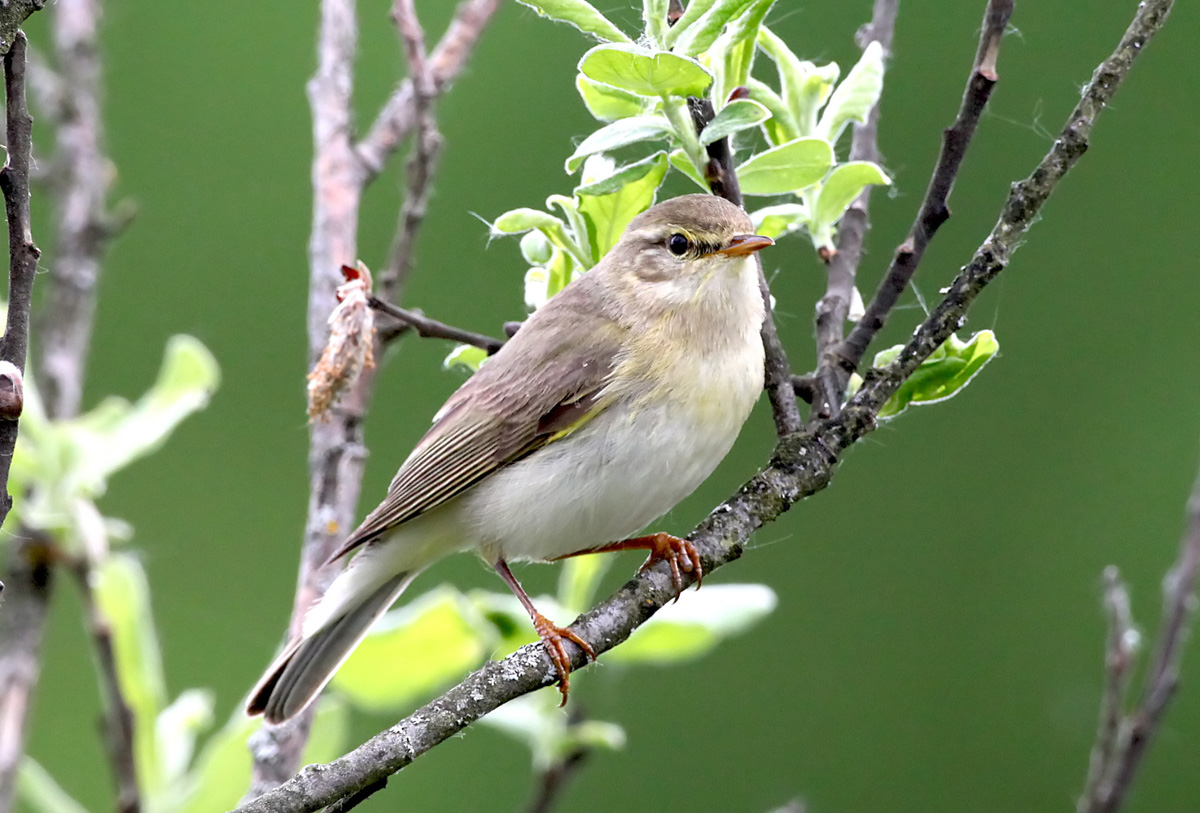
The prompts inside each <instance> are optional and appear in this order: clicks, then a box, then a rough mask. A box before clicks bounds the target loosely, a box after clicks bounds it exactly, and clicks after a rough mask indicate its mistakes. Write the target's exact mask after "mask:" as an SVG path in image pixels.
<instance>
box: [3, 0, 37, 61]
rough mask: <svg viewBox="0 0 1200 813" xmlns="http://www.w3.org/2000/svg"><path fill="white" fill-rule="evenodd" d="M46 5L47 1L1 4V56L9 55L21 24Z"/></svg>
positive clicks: (19, 0)
mask: <svg viewBox="0 0 1200 813" xmlns="http://www.w3.org/2000/svg"><path fill="white" fill-rule="evenodd" d="M45 5H46V0H4V2H3V3H0V56H3V55H5V54H7V53H8V51H9V49H10V48H12V47H13V45H14V44H15V43H16V41H17V37H18V36H20V30H21V23H23V22H25V20H27V19H29V15H30V14H33V12H35V11H40V10H41V9H42V8H44V7H45Z"/></svg>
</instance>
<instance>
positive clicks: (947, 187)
mask: <svg viewBox="0 0 1200 813" xmlns="http://www.w3.org/2000/svg"><path fill="white" fill-rule="evenodd" d="M1012 10H1013V2H1012V0H990V2H989V3H988V6H987V10H986V11H985V12H984V15H983V28H982V31H981V33H980V35H979V48H978V50H977V51H976V54H975V62H974V63H973V64H972V66H971V74H970V76H969V77H968V79H967V86H966V89H965V90H964V91H963V98H962V104H961V106H960V107H959V110H958V117H957V118H956V119H955V121H954V124H952V125H950V127H948V128H946V130H944V131H943V133H942V149H941V153H940V154H939V155H938V162H937V166H936V167H935V168H934V171H933V176H932V177H931V178H930V180H929V187H928V189H926V191H925V198H924V200H923V201H922V202H921V209H920V211H919V212H918V213H917V218H916V220H915V221H914V222H913V225H912V229H911V230H910V231H909V233H908V237H907V238H906V239H905V241H904V242H903V243H901V244H900V247H899V248H897V249H896V253H895V256H894V257H893V258H892V263H891V266H890V267H889V268H888V271H887V274H886V275H885V276H884V278H883V280H882V281H881V282H880V283H879V287H878V288H877V289H876V290H875V295H874V296H873V297H872V298H871V302H870V304H869V305H867V309H866V312H865V313H864V314H863V317H862V319H860V320H859V321H858V324H856V325H855V326H854V329H853V330H851V331H850V335H849V337H847V338H846V340H845V341H843V342H841V343H840V344H838V345H837V346H836V347H834V348H831V349H829V350H828V351H826V355H827V356H829V357H831V358H832V359H835V360H836V362H837V363H838V364H840V365H841V366H842V368H843V369H844V370H845V373H846V375H849V374H850V373H852V372H854V371H855V370H857V369H858V365H859V363H860V362H861V361H862V359H863V356H864V355H865V354H866V352H867V348H868V347H869V346H870V344H871V341H872V340H873V339H874V338H875V336H876V334H878V333H879V331H880V330H881V329H882V328H883V325H884V323H885V322H886V321H887V317H888V314H889V313H891V310H892V308H893V307H894V306H895V305H896V302H898V301H899V299H900V295H901V294H902V293H904V291H905V289H906V288H907V287H908V283H909V280H911V279H912V277H913V274H914V273H916V270H917V266H918V265H919V264H920V262H921V257H922V256H923V255H924V253H925V247H926V246H927V245H929V241H930V239H932V237H933V235H934V233H935V232H937V230H938V228H939V227H940V226H941V225H942V224H943V223H945V222H946V220H947V219H949V217H950V210H949V209H948V208H947V201H948V200H949V198H950V192H951V190H952V189H953V188H954V179H955V177H956V176H957V175H958V170H959V167H960V166H962V161H963V158H964V156H965V155H966V152H967V148H968V147H969V146H970V144H971V137H972V136H973V135H974V134H975V126H976V125H977V124H978V123H979V117H980V115H981V114H982V113H983V109H984V107H985V106H986V105H987V102H988V98H989V97H990V96H991V93H992V88H993V87H995V85H996V81H997V79H998V75H997V73H996V57H997V55H998V54H999V50H1000V38H1001V37H1002V36H1003V35H1004V31H1005V29H1006V28H1007V26H1008V19H1009V17H1010V16H1012Z"/></svg>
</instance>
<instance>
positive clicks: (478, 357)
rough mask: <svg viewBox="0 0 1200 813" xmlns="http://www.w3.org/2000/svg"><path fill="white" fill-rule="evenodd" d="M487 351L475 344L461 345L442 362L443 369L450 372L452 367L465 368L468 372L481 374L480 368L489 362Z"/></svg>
mask: <svg viewBox="0 0 1200 813" xmlns="http://www.w3.org/2000/svg"><path fill="white" fill-rule="evenodd" d="M487 357H488V354H487V351H486V350H484V349H483V348H482V347H476V346H475V345H473V344H460V345H458V346H456V347H455V348H454V349H453V350H451V351H450V354H449V355H448V356H446V358H445V359H443V360H442V367H444V368H445V369H447V370H449V369H450V368H452V367H464V368H466V370H467V371H468V372H472V373H477V372H479V368H480V366H481V365H482V364H483V363H484V362H485V361H487Z"/></svg>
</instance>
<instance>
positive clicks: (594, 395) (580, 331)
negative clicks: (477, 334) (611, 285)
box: [331, 277, 623, 560]
mask: <svg viewBox="0 0 1200 813" xmlns="http://www.w3.org/2000/svg"><path fill="white" fill-rule="evenodd" d="M584 279H586V277H585V278H584ZM579 282H584V280H583V279H581V280H580V281H579ZM582 288H583V286H581V285H579V283H576V284H575V285H572V286H571V287H569V288H567V289H566V290H564V291H563V292H562V293H560V294H559V295H558V296H556V297H555V298H554V299H552V300H551V301H550V302H549V303H547V304H546V305H545V306H544V307H543V308H542V309H541V310H539V311H538V312H537V313H536V314H534V315H533V316H532V317H530V319H529V320H528V321H527V322H526V323H525V325H524V326H523V327H522V328H521V329H520V331H518V333H517V335H516V336H514V337H513V338H512V340H510V341H509V342H508V343H507V344H506V345H505V346H504V347H503V348H502V349H501V350H500V352H498V353H497V354H496V355H495V356H493V357H492V358H491V359H490V360H489V361H488V362H487V363H486V364H484V365H483V367H482V368H481V369H480V370H479V372H477V373H476V374H475V375H474V376H472V377H471V378H470V379H469V380H468V381H467V382H466V383H465V384H463V386H462V387H460V388H459V390H458V391H457V392H455V393H454V395H452V396H451V397H450V400H448V401H447V402H446V404H445V406H443V407H442V408H441V410H440V411H439V412H438V414H437V416H436V417H435V418H434V424H433V427H432V428H430V430H429V432H428V433H426V435H425V437H424V438H422V439H421V442H420V443H418V444H417V447H416V448H415V449H414V450H413V452H412V454H410V455H409V457H408V459H407V460H406V461H404V464H403V465H402V466H401V467H400V470H399V471H398V472H397V473H396V477H395V478H394V479H393V480H392V484H391V486H390V487H389V488H388V494H387V497H386V498H385V499H384V501H383V502H382V503H381V504H380V505H379V507H378V508H376V509H375V510H374V511H372V512H371V513H370V514H369V515H368V516H367V518H366V519H365V520H363V523H362V525H360V526H359V527H358V528H357V529H356V530H355V531H354V533H352V534H350V536H349V538H347V539H346V541H345V542H344V543H343V544H342V546H341V547H340V548H339V549H338V551H337V552H336V553H335V554H334V555H333V556H332V557H331V560H332V559H337V558H339V557H341V556H344V555H346V554H347V553H349V552H350V551H352V550H354V549H355V548H357V547H358V546H359V545H363V544H365V543H367V542H370V541H371V540H373V539H375V538H377V537H378V536H380V535H381V534H383V533H384V532H386V531H388V530H390V529H392V528H394V527H395V526H397V525H399V524H400V523H402V522H406V521H408V520H410V519H412V518H413V517H415V516H417V515H419V514H422V513H424V512H426V511H429V510H431V509H433V508H436V507H437V506H439V505H442V504H443V503H445V502H447V501H448V500H451V499H453V498H454V497H456V496H458V495H459V494H461V493H462V492H463V491H464V490H466V489H467V488H469V487H470V486H472V485H474V484H475V483H477V482H478V481H479V480H480V479H482V478H483V477H485V476H487V475H488V474H490V473H492V472H493V471H495V470H496V469H498V468H500V467H502V466H505V465H507V464H509V463H512V462H514V461H516V460H520V459H521V458H522V457H524V456H525V455H527V454H529V453H531V452H533V451H534V450H536V449H538V448H540V447H542V446H544V445H545V444H547V443H549V442H550V441H551V440H553V439H554V438H555V436H556V435H558V434H559V433H561V432H563V431H564V430H569V429H570V427H572V426H574V425H578V424H579V422H580V421H582V420H584V419H585V418H588V417H591V416H592V415H594V414H595V413H598V412H599V411H600V410H602V409H604V407H605V406H607V405H608V400H607V399H606V398H605V397H604V388H605V384H606V383H607V381H608V375H609V372H610V371H611V370H612V368H613V366H614V363H615V361H616V359H617V356H618V353H619V352H620V348H621V345H622V341H621V338H622V333H623V328H622V327H621V326H620V325H618V324H617V322H616V321H615V320H614V319H612V318H610V317H609V316H608V315H606V314H603V313H597V312H595V311H594V310H592V311H589V310H585V308H584V307H583V306H584V305H591V304H593V300H592V299H591V298H589V297H581V296H579V295H578V294H579V293H582V291H581V290H580V289H582ZM580 336H585V337H587V338H586V340H585V344H584V345H583V347H580V346H579V337H580Z"/></svg>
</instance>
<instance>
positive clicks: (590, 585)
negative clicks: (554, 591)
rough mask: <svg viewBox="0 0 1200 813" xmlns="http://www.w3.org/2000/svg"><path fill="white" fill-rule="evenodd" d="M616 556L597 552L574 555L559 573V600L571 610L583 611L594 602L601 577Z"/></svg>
mask: <svg viewBox="0 0 1200 813" xmlns="http://www.w3.org/2000/svg"><path fill="white" fill-rule="evenodd" d="M614 560H615V557H613V556H607V555H605V554H601V553H596V554H591V555H585V556H572V557H571V558H570V559H568V560H567V561H566V562H564V563H563V566H562V570H560V571H559V574H558V600H559V602H560V603H561V604H562V605H563V607H566V608H567V609H568V610H570V611H571V612H575V613H581V612H583V611H584V610H586V609H587V608H588V606H589V605H591V603H592V597H593V596H594V595H595V593H596V587H597V586H598V585H599V584H600V579H601V578H603V577H604V574H605V573H607V572H608V569H609V568H610V567H611V566H612V563H613V561H614Z"/></svg>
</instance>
